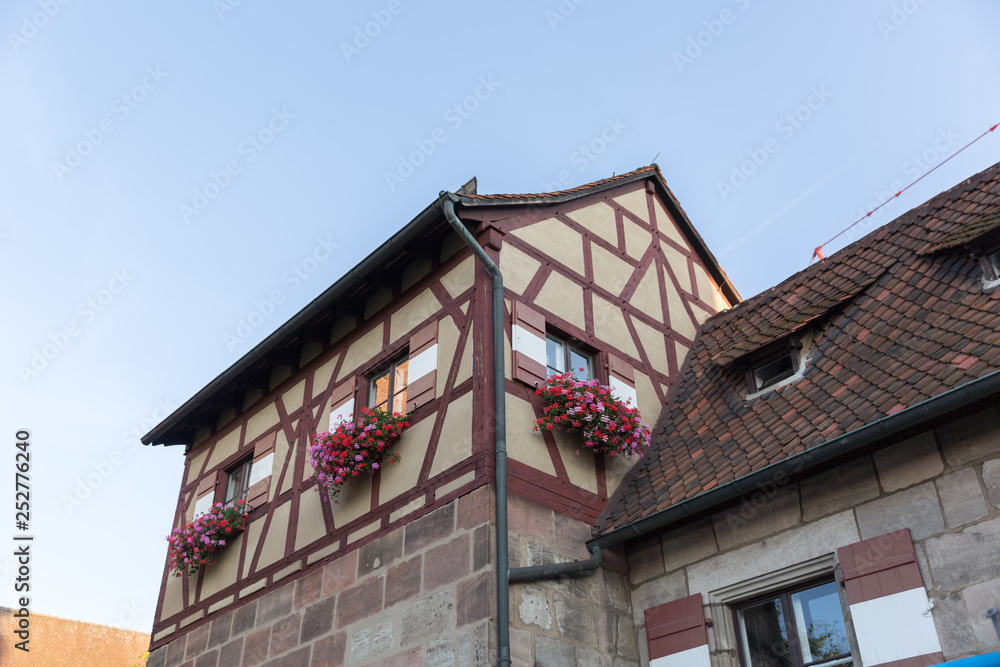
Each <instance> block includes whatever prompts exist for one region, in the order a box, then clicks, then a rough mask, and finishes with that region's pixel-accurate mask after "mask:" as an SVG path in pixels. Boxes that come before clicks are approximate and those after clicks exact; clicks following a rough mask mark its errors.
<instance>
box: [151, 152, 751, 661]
mask: <svg viewBox="0 0 1000 667" xmlns="http://www.w3.org/2000/svg"><path fill="white" fill-rule="evenodd" d="M451 200H452V201H453V202H454V208H455V210H456V211H457V214H458V216H459V217H460V219H461V223H462V224H463V225H464V226H465V228H466V229H468V230H469V231H470V232H471V233H472V235H473V236H474V238H475V240H476V243H478V244H479V246H480V247H481V248H483V249H485V251H486V253H487V255H488V256H489V257H490V258H491V259H492V261H494V262H495V263H496V264H497V265H498V266H499V268H500V271H501V272H502V274H503V281H504V291H503V298H504V304H503V305H504V308H503V318H504V322H503V326H504V330H505V336H504V340H503V341H502V344H503V345H504V348H505V364H504V368H505V376H504V377H502V378H495V377H494V374H493V366H492V363H491V358H492V345H493V341H492V337H491V327H492V324H491V322H492V320H491V303H492V301H491V293H492V283H491V279H490V276H489V275H488V273H487V270H486V269H485V268H484V265H483V264H482V263H481V262H479V261H477V259H476V257H475V256H474V255H473V252H472V251H471V250H470V248H469V247H467V246H466V245H465V244H464V243H463V242H462V239H461V238H460V236H459V235H458V234H457V233H456V232H455V229H454V228H452V227H451V226H450V225H449V224H448V222H447V220H446V217H445V215H444V213H443V211H442V206H441V200H436V201H434V202H433V203H431V204H430V205H429V206H428V207H427V208H426V209H425V210H424V211H422V212H421V213H420V214H419V215H417V216H416V217H415V218H414V219H413V220H412V221H410V222H409V223H408V224H406V225H405V226H404V227H403V228H402V229H401V230H400V231H399V232H397V233H396V234H395V235H394V236H392V238H390V239H388V240H387V241H386V243H384V244H383V245H382V246H381V247H380V248H379V249H378V250H376V251H375V252H373V253H372V254H371V255H370V256H369V257H367V258H366V259H365V260H363V261H362V262H361V263H360V264H358V265H357V266H356V267H355V268H353V269H352V270H351V271H349V272H348V273H347V274H346V275H345V276H344V277H343V278H341V279H340V280H338V281H337V282H336V283H335V284H333V285H332V286H331V287H330V288H329V289H327V290H326V291H324V292H323V293H322V294H321V295H320V296H319V297H317V298H316V299H315V300H314V301H313V302H312V303H310V304H309V305H308V306H307V307H306V308H304V309H303V310H302V311H301V312H299V313H298V314H297V315H295V316H294V317H293V318H292V319H291V320H289V321H288V322H287V323H285V324H284V325H282V326H281V327H280V328H279V329H278V330H277V331H275V332H274V333H273V334H271V335H270V336H269V337H268V338H266V339H265V340H264V341H263V342H262V343H260V344H259V345H258V346H257V347H255V348H254V349H253V350H252V351H251V352H249V353H248V354H247V355H245V356H244V357H243V358H242V359H240V360H239V361H238V362H237V363H235V364H234V365H233V366H232V367H230V368H229V369H227V370H226V371H225V372H223V373H222V374H221V375H219V377H217V378H216V379H215V380H213V381H212V382H211V383H209V384H208V386H206V387H205V388H204V389H203V390H201V391H200V392H198V394H197V395H196V396H194V397H193V398H191V399H190V400H189V401H188V402H186V403H185V404H184V405H183V406H181V407H180V408H179V409H178V410H177V411H176V412H175V413H174V414H172V415H170V416H169V417H168V418H167V419H166V420H164V421H163V422H162V423H161V424H160V425H158V426H157V427H156V428H154V429H153V430H152V431H151V432H150V433H149V434H148V435H146V436H145V437H144V442H146V443H147V444H154V445H168V446H173V445H176V446H179V448H181V447H182V448H183V456H184V457H185V467H184V474H183V480H182V483H181V488H180V490H179V494H178V497H177V504H176V513H175V518H174V526H175V527H176V526H180V525H182V524H184V523H186V522H188V521H190V520H191V519H192V518H193V517H194V516H195V515H197V514H199V513H200V512H202V511H204V510H205V509H207V508H208V507H209V506H211V504H213V503H216V502H231V501H233V500H234V499H235V498H239V497H246V498H248V499H249V500H250V503H251V504H252V506H253V511H252V513H251V515H250V521H249V524H248V525H247V527H246V530H245V531H244V532H243V533H242V534H241V535H239V536H238V537H236V538H235V539H234V540H232V542H231V543H230V544H229V545H228V546H227V547H226V548H225V549H224V551H223V552H222V554H221V556H220V558H219V560H218V562H217V563H216V564H214V565H213V566H212V567H210V568H206V569H203V570H202V571H200V572H198V573H197V574H195V575H184V576H182V577H173V576H170V575H169V572H167V571H166V568H165V571H164V575H163V583H162V587H161V591H160V596H159V601H158V603H157V607H156V614H155V621H154V626H153V639H152V649H153V654H152V656H151V658H150V662H149V664H150V665H153V666H155V667H159V666H160V665H170V666H176V665H181V664H189V663H188V662H187V661H190V660H194V664H195V665H197V666H198V667H201V666H202V665H212V666H213V667H215V666H218V667H222V666H224V665H237V664H240V665H257V664H275V665H278V664H281V665H314V666H318V665H339V664H345V663H350V664H375V663H379V662H380V661H383V660H390V661H392V660H395V662H391V664H420V663H421V662H423V661H426V662H428V663H431V662H433V663H434V664H455V663H456V662H457V663H458V664H477V665H478V664H488V663H489V662H491V661H493V660H495V659H496V651H497V649H496V641H497V640H496V637H497V631H496V620H497V619H496V616H497V611H496V610H497V595H496V577H497V563H496V558H495V556H494V549H495V545H496V536H495V532H494V530H495V529H494V520H495V512H496V507H495V487H494V484H495V474H496V459H495V456H494V444H495V443H494V426H495V424H494V421H495V420H494V413H493V409H492V405H493V402H492V397H493V389H494V386H495V385H494V383H495V382H502V383H503V385H504V388H505V392H506V393H505V397H506V433H507V438H506V441H507V452H508V457H509V458H508V469H509V475H508V488H509V493H510V497H509V503H508V507H507V509H506V512H507V516H508V518H509V543H510V562H511V565H512V566H515V567H516V566H521V565H537V564H540V563H546V562H553V561H564V560H572V559H574V558H580V557H588V556H589V555H590V554H589V553H588V551H587V549H586V548H585V546H584V544H585V542H586V540H587V539H588V538H589V537H590V535H591V525H592V524H593V522H594V521H595V520H596V519H597V517H598V515H599V514H600V512H601V510H602V509H603V508H604V505H605V503H606V502H607V500H608V498H609V496H610V495H611V494H612V493H613V492H614V491H615V489H616V487H617V486H618V485H619V483H620V481H621V480H622V478H623V477H624V475H625V474H626V472H627V471H628V468H629V466H630V465H631V463H632V462H631V461H626V460H622V458H621V457H619V458H618V459H607V460H606V459H605V458H604V457H595V456H594V455H592V454H590V453H589V452H588V451H587V450H586V449H584V451H582V452H579V454H578V453H577V450H579V449H580V447H579V443H576V442H573V441H572V440H571V439H569V438H567V437H563V436H562V435H561V434H558V433H557V434H553V433H551V432H542V433H539V432H536V431H534V430H533V426H534V424H535V421H536V419H537V418H538V416H539V415H540V413H541V409H542V404H541V402H540V400H539V399H538V397H537V396H536V395H535V389H536V387H537V386H538V383H540V382H544V380H545V377H546V376H547V375H548V374H550V373H553V372H556V371H562V370H566V369H568V368H570V367H573V368H583V369H584V370H583V371H582V372H583V373H584V374H586V375H588V376H589V377H595V378H599V379H600V380H601V381H602V382H603V383H605V384H609V385H610V386H612V387H613V388H614V389H615V390H616V392H617V393H618V394H619V395H620V396H622V397H623V398H626V397H627V398H630V399H632V401H633V403H634V404H635V405H637V407H638V408H639V410H640V411H641V412H642V414H643V415H644V416H645V417H646V420H647V421H649V422H650V423H651V422H652V421H653V420H655V418H656V416H657V415H658V414H659V412H660V410H661V407H662V406H663V404H664V402H665V400H666V398H667V395H668V392H669V385H670V381H671V378H672V377H673V376H674V375H676V374H677V373H678V371H679V369H680V368H681V365H682V363H683V361H684V358H685V356H686V355H687V353H688V350H689V349H690V348H691V346H692V344H693V341H694V338H695V332H696V330H697V328H698V326H699V325H700V324H701V323H702V322H704V321H705V320H706V319H707V318H709V317H710V316H711V315H713V314H714V313H716V312H718V311H720V310H724V309H726V308H729V307H731V306H732V305H734V304H735V303H737V302H738V301H739V300H740V297H739V295H738V293H737V292H736V290H735V289H734V288H733V286H732V285H731V283H730V282H729V280H728V279H727V277H726V276H725V274H724V273H723V272H722V270H721V269H720V268H719V266H718V264H717V263H716V261H715V259H714V258H713V256H712V254H711V253H710V252H709V250H708V249H707V248H706V246H705V244H704V242H703V241H702V239H701V237H700V236H699V235H698V233H697V232H696V231H695V229H694V227H693V226H692V225H691V223H690V221H689V220H688V219H687V217H686V215H685V213H684V211H683V210H682V209H681V207H680V206H679V204H678V203H677V201H676V200H675V198H674V197H673V195H672V194H671V192H670V190H669V189H668V188H667V186H666V184H665V182H664V180H663V178H662V176H661V174H660V172H659V169H658V168H657V167H656V166H655V165H654V166H650V167H645V168H642V169H639V170H637V171H634V172H631V173H628V174H623V175H620V176H615V177H612V178H609V179H605V180H602V181H598V182H596V183H591V184H589V185H585V186H582V187H578V188H574V189H572V190H568V191H564V192H556V193H548V194H538V195H480V194H477V193H476V192H475V187H474V185H471V184H470V185H467V186H466V187H465V188H463V190H462V191H461V192H460V193H459V194H458V195H457V196H452V197H451ZM379 404H383V405H388V406H391V407H395V408H396V409H402V410H405V411H407V412H411V413H412V416H411V423H412V425H411V427H410V428H409V429H408V430H406V431H405V432H404V433H403V435H402V438H401V439H400V441H399V442H398V443H397V445H396V446H395V451H396V452H398V453H399V455H400V457H401V461H400V463H399V464H397V465H394V466H391V467H387V468H383V469H382V470H380V471H378V473H376V474H375V475H373V476H367V475H365V476H362V477H360V478H357V479H353V480H351V481H349V482H348V483H347V484H345V485H344V488H343V490H342V492H341V493H340V496H339V498H338V500H337V502H331V501H330V499H329V498H328V497H327V496H326V495H325V494H324V493H319V492H317V490H316V488H315V483H314V482H313V481H312V479H311V475H312V470H311V467H310V463H309V457H308V451H307V450H308V447H309V444H310V442H311V440H312V438H313V436H314V435H315V434H316V433H317V432H319V431H324V430H328V429H330V428H332V427H335V426H336V424H338V423H339V422H340V421H341V420H344V419H351V418H352V417H354V416H355V415H357V414H358V412H359V410H360V409H361V408H362V407H363V406H374V405H379ZM178 455H179V456H180V455H181V453H180V451H178ZM165 528H166V527H165ZM623 554H624V551H623V550H622V549H614V548H611V549H608V550H607V553H606V554H605V559H604V565H603V567H602V568H601V569H600V570H598V571H597V573H596V574H594V575H593V576H589V577H586V578H581V579H568V580H560V581H557V582H555V583H552V584H550V585H546V586H542V585H538V586H526V587H524V589H523V590H521V591H519V592H518V594H517V596H516V598H514V602H513V603H512V604H513V605H516V606H517V613H516V614H512V617H513V620H512V625H511V628H510V636H511V643H512V648H511V651H512V654H514V656H515V660H514V662H515V664H525V663H524V662H523V660H524V659H525V658H524V656H525V651H527V655H529V656H530V655H533V651H535V650H536V648H533V647H536V646H542V645H544V644H545V643H546V642H553V641H557V640H556V639H555V638H556V637H562V638H565V639H566V640H568V641H571V642H574V643H575V644H576V645H578V646H579V647H580V650H581V651H587V650H589V651H592V652H593V653H594V655H598V654H608V655H620V656H625V657H626V658H627V659H630V660H631V661H632V662H633V663H634V662H635V661H636V660H638V657H639V656H638V652H637V647H636V636H635V633H634V630H633V620H632V613H631V604H630V602H629V599H628V580H627V575H626V572H625V567H626V565H625V562H626V561H625V559H624V556H623ZM553 596H554V597H553ZM550 602H552V604H554V605H555V612H554V614H550V612H549V604H550ZM535 612H537V614H536V613H535ZM538 650H542V649H538ZM271 661H273V663H272V662H271ZM387 664H390V663H387Z"/></svg>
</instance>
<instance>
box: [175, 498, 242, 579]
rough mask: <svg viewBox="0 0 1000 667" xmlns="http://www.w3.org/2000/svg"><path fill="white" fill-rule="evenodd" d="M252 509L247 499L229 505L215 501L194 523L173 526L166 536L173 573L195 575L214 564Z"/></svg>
mask: <svg viewBox="0 0 1000 667" xmlns="http://www.w3.org/2000/svg"><path fill="white" fill-rule="evenodd" d="M250 510H251V507H250V504H249V503H248V502H247V501H246V500H239V501H237V502H236V504H235V505H231V506H229V507H226V506H224V505H223V504H222V503H216V504H215V505H212V508H211V509H210V510H208V511H207V512H205V513H204V514H200V515H198V516H196V517H195V518H194V520H193V521H191V523H188V524H186V525H184V526H181V527H180V528H176V529H174V531H173V532H171V533H170V535H169V536H168V537H167V542H168V543H169V545H170V546H169V547H168V550H167V555H168V558H169V563H170V569H171V570H172V571H173V574H174V576H175V577H179V576H181V575H182V574H183V573H184V572H187V573H188V574H195V573H196V572H198V570H200V569H201V568H202V567H208V566H210V565H212V564H214V563H215V560H216V558H217V554H218V552H219V551H221V550H222V549H224V548H225V547H226V545H227V544H229V543H230V542H231V541H232V540H233V538H235V537H236V536H237V535H239V534H240V533H242V532H243V530H244V529H245V528H246V525H247V517H249V516H250Z"/></svg>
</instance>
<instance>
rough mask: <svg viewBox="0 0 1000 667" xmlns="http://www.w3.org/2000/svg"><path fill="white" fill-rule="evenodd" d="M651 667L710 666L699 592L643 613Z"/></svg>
mask: <svg viewBox="0 0 1000 667" xmlns="http://www.w3.org/2000/svg"><path fill="white" fill-rule="evenodd" d="M646 642H647V643H648V645H649V665H650V667H711V664H712V662H711V658H710V656H709V653H708V632H707V631H706V630H705V614H704V611H703V610H702V605H701V593H695V594H694V595H691V596H688V597H686V598H681V599H680V600H674V601H673V602H667V603H666V604H661V605H660V606H658V607H653V608H651V609H647V610H646Z"/></svg>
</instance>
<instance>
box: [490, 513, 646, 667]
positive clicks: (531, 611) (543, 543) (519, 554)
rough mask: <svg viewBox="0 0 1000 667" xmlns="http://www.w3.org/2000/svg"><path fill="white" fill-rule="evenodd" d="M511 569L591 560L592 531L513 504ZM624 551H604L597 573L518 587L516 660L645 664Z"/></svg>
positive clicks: (566, 666)
mask: <svg viewBox="0 0 1000 667" xmlns="http://www.w3.org/2000/svg"><path fill="white" fill-rule="evenodd" d="M508 508H509V514H508V522H509V523H508V528H509V531H508V534H509V535H510V566H511V567H512V568H513V567H521V566H527V565H544V564H548V563H557V562H566V561H572V560H577V559H586V558H589V557H590V553H589V552H588V551H587V549H586V546H585V543H586V541H587V540H588V539H589V538H590V526H589V525H587V524H585V523H581V522H579V521H575V520H573V519H570V518H568V517H566V516H564V515H562V514H560V513H557V512H553V511H552V510H550V509H548V508H546V507H544V506H542V505H540V504H538V503H535V502H532V501H529V500H525V499H523V498H520V497H517V496H511V497H510V498H509V503H508ZM623 554H624V552H623V551H622V550H618V549H609V550H607V551H605V559H604V564H603V565H602V567H601V568H600V569H598V570H597V571H595V572H591V573H584V574H579V575H573V576H564V577H560V578H557V579H550V580H539V581H533V582H524V583H516V584H511V589H510V590H511V600H510V609H511V614H510V616H511V627H510V644H511V663H512V664H513V665H538V666H539V667H571V666H573V665H580V666H581V667H583V666H588V667H589V666H594V667H638V665H639V650H638V646H637V645H636V636H635V628H634V626H633V619H632V613H631V607H630V604H629V596H628V579H627V575H626V571H625V559H624V555H623Z"/></svg>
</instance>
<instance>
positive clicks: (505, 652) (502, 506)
mask: <svg viewBox="0 0 1000 667" xmlns="http://www.w3.org/2000/svg"><path fill="white" fill-rule="evenodd" d="M439 201H440V202H441V210H442V211H443V212H444V217H445V219H446V220H447V221H448V224H450V225H451V226H452V228H453V229H454V230H455V232H456V233H457V234H458V235H459V237H460V238H461V239H462V241H464V242H465V245H467V246H469V248H470V249H471V250H472V253H473V254H474V255H475V256H476V257H477V258H478V259H479V261H481V262H482V263H483V265H484V266H485V267H486V270H487V271H489V273H490V276H492V277H493V411H494V415H495V427H494V428H495V430H494V434H495V438H496V474H497V515H496V522H497V662H498V664H499V665H500V667H509V665H510V611H509V606H510V579H509V572H508V569H509V564H508V553H507V410H506V403H505V396H506V392H507V389H506V380H505V374H504V359H503V351H504V345H503V342H504V326H503V325H504V305H503V275H502V274H501V273H500V267H498V266H497V265H496V263H495V262H494V261H493V260H492V259H490V256H489V255H488V254H486V251H485V250H484V249H483V247H482V246H481V245H479V243H477V242H476V239H475V238H474V237H473V236H472V233H471V232H470V231H469V230H468V229H466V227H465V225H464V224H462V221H461V220H459V219H458V216H457V215H455V202H457V201H460V200H459V198H458V195H455V194H452V193H450V192H441V195H440V198H439Z"/></svg>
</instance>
